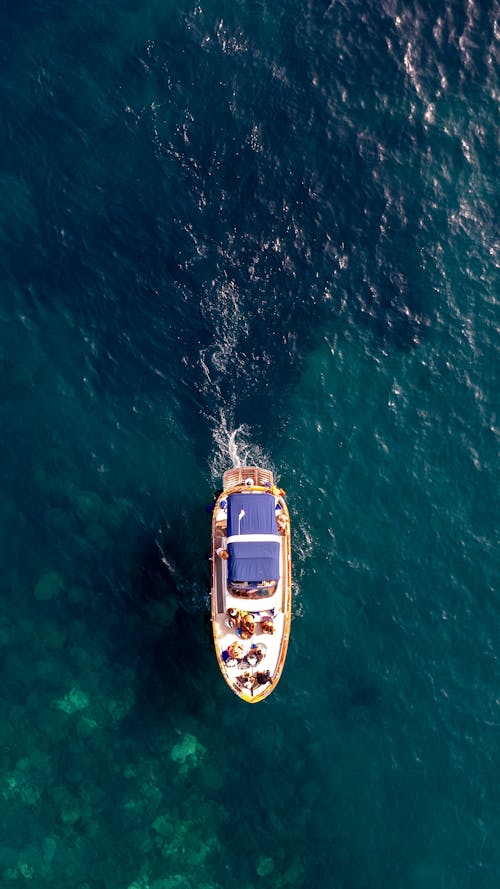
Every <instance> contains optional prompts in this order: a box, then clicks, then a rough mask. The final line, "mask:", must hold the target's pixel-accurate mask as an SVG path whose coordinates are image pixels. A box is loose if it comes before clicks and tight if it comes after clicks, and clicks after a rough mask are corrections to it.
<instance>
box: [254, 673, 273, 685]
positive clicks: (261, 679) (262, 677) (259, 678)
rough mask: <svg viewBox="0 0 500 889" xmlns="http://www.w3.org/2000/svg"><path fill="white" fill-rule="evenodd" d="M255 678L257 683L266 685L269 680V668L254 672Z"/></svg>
mask: <svg viewBox="0 0 500 889" xmlns="http://www.w3.org/2000/svg"><path fill="white" fill-rule="evenodd" d="M255 679H256V682H257V685H266V684H267V683H268V682H270V681H271V673H270V671H269V670H263V671H262V672H259V673H256V674H255Z"/></svg>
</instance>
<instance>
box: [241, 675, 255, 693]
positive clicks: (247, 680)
mask: <svg viewBox="0 0 500 889" xmlns="http://www.w3.org/2000/svg"><path fill="white" fill-rule="evenodd" d="M238 682H239V683H240V685H242V686H243V688H246V689H248V691H251V689H252V688H254V686H255V685H256V684H257V680H256V678H255V676H252V674H251V673H243V675H242V676H239V677H238Z"/></svg>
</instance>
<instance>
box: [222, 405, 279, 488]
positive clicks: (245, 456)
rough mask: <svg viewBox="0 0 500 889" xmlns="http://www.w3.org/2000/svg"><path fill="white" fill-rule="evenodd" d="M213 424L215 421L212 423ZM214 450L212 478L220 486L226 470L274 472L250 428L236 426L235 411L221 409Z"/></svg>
mask: <svg viewBox="0 0 500 889" xmlns="http://www.w3.org/2000/svg"><path fill="white" fill-rule="evenodd" d="M212 422H213V421H212ZM213 440H214V449H213V456H212V459H211V461H210V471H211V476H212V478H213V480H214V482H215V483H217V484H220V480H221V478H222V475H223V473H224V472H225V471H226V469H231V468H232V467H238V466H254V465H256V466H264V467H265V468H266V469H271V470H272V468H273V467H272V464H271V460H270V458H269V455H268V454H266V453H265V452H264V450H263V448H262V447H261V446H260V444H258V442H254V441H252V439H251V430H250V429H249V427H248V426H246V425H244V424H242V425H241V426H236V427H235V426H234V421H233V411H232V410H231V409H226V408H225V407H224V406H222V407H220V408H219V417H218V420H217V422H215V423H214V425H213Z"/></svg>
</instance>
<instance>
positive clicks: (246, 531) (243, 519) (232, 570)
mask: <svg viewBox="0 0 500 889" xmlns="http://www.w3.org/2000/svg"><path fill="white" fill-rule="evenodd" d="M277 534H278V527H277V524H276V513H275V509H274V497H273V496H272V494H264V493H262V494H250V493H248V494H230V495H229V497H228V503H227V536H228V538H229V541H228V551H229V565H228V577H229V581H230V582H233V581H235V582H240V583H241V582H242V581H245V580H248V581H250V582H259V581H261V580H279V574H280V543H279V539H278V538H277ZM248 535H259V536H269V535H276V540H272V539H269V540H249V539H248ZM231 537H236V538H241V539H240V540H238V539H236V540H233V541H231V540H230V538H231ZM245 538H246V539H245Z"/></svg>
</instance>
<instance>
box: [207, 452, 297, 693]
mask: <svg viewBox="0 0 500 889" xmlns="http://www.w3.org/2000/svg"><path fill="white" fill-rule="evenodd" d="M285 496H286V495H285V492H284V491H283V490H282V489H281V488H277V487H276V485H275V484H274V478H273V473H272V472H271V471H270V470H268V469H261V468H259V467H258V466H239V467H235V468H233V469H228V470H227V472H225V473H224V475H223V488H222V491H221V493H220V494H219V495H218V496H217V497H216V500H215V504H214V508H213V514H212V554H211V563H212V587H211V607H212V628H213V635H214V643H215V652H216V655H217V660H218V663H219V667H220V670H221V673H222V675H223V677H224V679H225V680H226V682H227V684H228V685H229V687H230V688H231V689H232V691H233V692H235V694H237V695H238V697H239V698H241V699H242V700H243V701H246V702H247V703H249V704H256V703H258V702H259V701H263V700H264V698H267V697H268V695H270V694H271V692H272V691H273V690H274V689H275V688H276V685H277V684H278V681H279V679H280V677H281V674H282V671H283V667H284V664H285V658H286V653H287V648H288V640H289V637H290V622H291V612H292V578H291V567H292V560H291V545H290V541H291V537H290V515H289V512H288V507H287V504H286V502H285Z"/></svg>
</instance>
